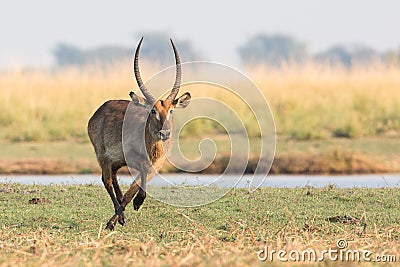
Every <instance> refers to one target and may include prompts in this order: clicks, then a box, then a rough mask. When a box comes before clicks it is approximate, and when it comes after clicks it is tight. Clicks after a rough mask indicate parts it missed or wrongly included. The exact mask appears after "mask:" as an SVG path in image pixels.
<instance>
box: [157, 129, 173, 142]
mask: <svg viewBox="0 0 400 267" xmlns="http://www.w3.org/2000/svg"><path fill="white" fill-rule="evenodd" d="M170 136H171V130H160V131H159V132H158V137H159V138H160V139H161V141H163V142H164V141H167V140H168V139H169V137H170Z"/></svg>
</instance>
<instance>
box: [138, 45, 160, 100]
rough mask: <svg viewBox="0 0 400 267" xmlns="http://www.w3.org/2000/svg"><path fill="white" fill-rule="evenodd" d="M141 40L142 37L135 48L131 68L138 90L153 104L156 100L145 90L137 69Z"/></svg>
mask: <svg viewBox="0 0 400 267" xmlns="http://www.w3.org/2000/svg"><path fill="white" fill-rule="evenodd" d="M142 41H143V37H142V38H141V39H140V42H139V44H138V46H137V48H136V52H135V59H134V61H133V70H134V73H135V77H136V82H137V84H138V86H139V89H140V91H142V93H143V95H144V97H145V98H146V100H147V101H148V102H150V103H152V104H154V103H155V102H156V100H155V98H154V96H153V95H152V94H151V93H150V91H149V90H147V88H146V86H145V85H144V83H143V81H142V78H141V77H140V71H139V50H140V47H141V46H142Z"/></svg>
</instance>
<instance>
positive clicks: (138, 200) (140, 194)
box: [133, 168, 154, 210]
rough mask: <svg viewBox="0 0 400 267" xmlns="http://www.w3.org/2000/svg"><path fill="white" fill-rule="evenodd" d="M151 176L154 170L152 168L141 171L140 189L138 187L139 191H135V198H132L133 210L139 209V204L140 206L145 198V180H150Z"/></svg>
mask: <svg viewBox="0 0 400 267" xmlns="http://www.w3.org/2000/svg"><path fill="white" fill-rule="evenodd" d="M153 176H154V170H153V169H152V168H149V169H147V170H143V171H142V172H141V179H140V189H139V192H138V193H137V195H136V197H135V199H134V200H133V208H134V209H135V210H139V208H140V206H142V204H143V202H144V200H145V198H146V184H147V181H148V180H150V179H151V178H152V177H153Z"/></svg>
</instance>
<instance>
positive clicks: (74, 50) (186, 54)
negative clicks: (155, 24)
mask: <svg viewBox="0 0 400 267" xmlns="http://www.w3.org/2000/svg"><path fill="white" fill-rule="evenodd" d="M144 42H145V45H142V47H141V49H140V58H144V59H146V60H149V61H153V62H158V63H160V64H167V63H168V62H174V54H173V52H172V47H171V45H170V44H169V37H168V36H167V35H164V34H146V39H145V40H144ZM174 43H175V45H176V46H177V47H178V48H179V56H180V58H181V61H182V62H186V61H193V60H196V56H197V57H199V56H198V53H196V52H195V51H194V50H193V48H192V46H191V43H190V42H187V41H181V40H174ZM134 52H135V48H132V47H131V48H127V47H123V46H100V47H97V48H94V49H81V48H79V47H77V46H73V45H69V44H65V43H59V44H58V45H57V46H56V48H55V49H54V51H53V54H54V57H55V60H56V64H57V66H61V67H65V66H87V65H93V64H97V65H107V64H113V63H118V62H121V61H126V60H132V59H133V55H134ZM197 59H200V58H197Z"/></svg>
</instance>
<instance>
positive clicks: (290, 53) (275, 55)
mask: <svg viewBox="0 0 400 267" xmlns="http://www.w3.org/2000/svg"><path fill="white" fill-rule="evenodd" d="M238 51H239V56H240V59H241V62H242V64H244V65H246V66H257V65H266V66H272V67H281V66H282V64H288V63H296V64H303V63H305V62H310V61H313V62H317V63H324V64H328V65H341V66H345V67H352V66H353V65H356V64H363V65H365V64H372V63H376V62H381V63H385V64H392V65H393V64H399V63H400V49H399V50H398V51H387V52H384V53H379V52H378V51H376V50H374V49H372V48H370V47H368V46H365V45H361V44H358V45H350V46H344V45H335V46H332V47H331V48H329V49H327V50H326V51H323V52H320V53H317V54H311V53H310V52H309V51H308V50H307V47H306V46H305V45H304V44H303V43H301V42H299V41H297V40H296V39H294V38H291V37H289V36H284V35H267V34H259V35H256V36H253V37H252V38H251V39H249V41H248V42H247V43H246V44H244V45H242V46H241V47H240V48H239V50H238Z"/></svg>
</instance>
